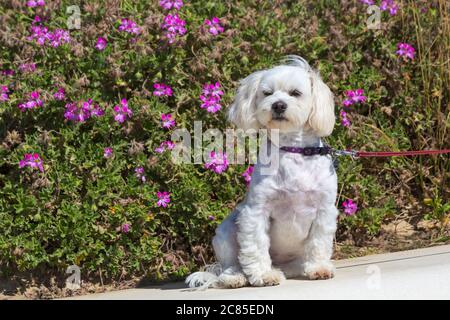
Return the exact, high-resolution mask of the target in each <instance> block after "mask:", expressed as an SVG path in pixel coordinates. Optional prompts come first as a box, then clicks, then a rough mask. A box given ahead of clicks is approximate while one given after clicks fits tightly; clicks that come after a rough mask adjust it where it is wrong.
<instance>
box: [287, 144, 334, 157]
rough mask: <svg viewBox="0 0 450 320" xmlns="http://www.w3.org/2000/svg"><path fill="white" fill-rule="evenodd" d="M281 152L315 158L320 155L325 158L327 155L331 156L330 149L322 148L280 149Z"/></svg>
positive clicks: (327, 147)
mask: <svg viewBox="0 0 450 320" xmlns="http://www.w3.org/2000/svg"><path fill="white" fill-rule="evenodd" d="M280 149H281V150H283V151H286V152H291V153H300V154H302V155H304V156H315V155H321V156H325V155H327V154H331V150H332V149H331V147H329V146H324V147H304V148H300V147H285V146H284V147H280Z"/></svg>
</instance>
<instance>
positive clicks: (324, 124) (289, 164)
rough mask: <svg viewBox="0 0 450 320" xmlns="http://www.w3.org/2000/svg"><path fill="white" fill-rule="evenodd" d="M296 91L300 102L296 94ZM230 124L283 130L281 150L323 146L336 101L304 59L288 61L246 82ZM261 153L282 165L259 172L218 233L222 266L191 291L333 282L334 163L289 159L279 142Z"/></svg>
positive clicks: (194, 282) (198, 276)
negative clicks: (275, 107) (301, 280)
mask: <svg viewBox="0 0 450 320" xmlns="http://www.w3.org/2000/svg"><path fill="white" fill-rule="evenodd" d="M294 89H296V90H298V91H300V92H301V93H302V95H301V96H300V97H295V96H292V95H290V93H291V92H292V90H294ZM264 92H266V93H267V92H270V93H272V94H271V95H268V96H266V95H265V94H264ZM276 101H284V102H285V103H286V104H287V109H286V111H285V113H284V117H285V119H284V120H274V118H273V116H274V115H273V112H272V110H271V106H272V104H273V103H274V102H276ZM229 118H230V120H231V121H232V122H234V123H235V124H236V125H237V126H238V127H240V128H243V129H249V128H255V129H256V128H269V129H279V130H280V139H279V145H283V146H297V147H305V146H319V145H322V142H321V140H320V137H323V136H327V135H330V134H331V132H332V130H333V126H334V123H335V116H334V102H333V95H332V93H331V91H330V89H329V88H328V87H327V86H326V85H325V84H324V83H323V82H322V80H321V79H320V76H319V75H318V73H317V72H316V71H314V70H312V69H311V68H310V66H309V65H308V63H307V62H306V61H305V60H303V59H302V58H299V57H296V56H290V57H288V61H287V62H286V63H285V64H283V65H281V66H277V67H274V68H272V69H268V70H263V71H258V72H255V73H253V74H251V75H250V76H248V77H247V78H245V79H244V80H242V82H241V85H240V87H239V89H238V92H237V95H236V98H235V101H234V103H233V104H232V106H231V108H230V111H229ZM261 147H262V148H264V150H265V152H266V154H269V155H272V156H271V161H279V163H278V166H275V168H276V169H275V171H273V172H271V174H264V175H263V174H262V169H266V170H268V168H272V167H274V166H273V165H272V166H271V165H270V164H268V165H263V164H261V163H259V162H258V163H257V164H256V165H255V170H254V172H253V175H252V180H251V183H250V187H249V190H248V193H247V195H246V197H245V200H244V201H243V202H241V203H240V204H239V205H238V206H237V208H236V209H235V210H234V211H233V212H232V213H231V214H230V216H228V217H227V218H226V219H225V220H224V221H223V222H222V224H221V225H220V226H219V227H218V228H217V230H216V235H215V237H214V239H213V242H212V243H213V247H214V252H215V254H216V258H217V261H218V265H215V266H213V267H212V268H209V269H208V270H206V271H204V272H196V273H193V274H191V275H190V276H189V277H188V278H187V279H186V282H187V283H188V284H189V286H190V287H202V288H207V287H216V288H237V287H243V286H246V285H248V284H250V285H252V286H268V285H277V284H279V283H280V282H281V281H282V280H283V279H285V278H293V277H298V276H306V277H308V278H310V279H327V278H331V277H333V276H334V267H333V264H332V263H331V261H330V258H331V254H332V248H333V237H334V233H335V231H336V218H337V215H338V211H337V209H336V207H335V205H334V203H335V200H336V193H337V177H336V173H335V171H334V168H333V165H332V160H331V157H330V156H320V155H315V156H303V155H300V154H295V153H288V152H284V151H281V150H279V149H278V147H279V146H277V145H274V144H273V143H269V144H267V145H263V146H261ZM276 152H278V153H279V157H275V156H273V155H274V154H275V153H276ZM263 172H264V171H263Z"/></svg>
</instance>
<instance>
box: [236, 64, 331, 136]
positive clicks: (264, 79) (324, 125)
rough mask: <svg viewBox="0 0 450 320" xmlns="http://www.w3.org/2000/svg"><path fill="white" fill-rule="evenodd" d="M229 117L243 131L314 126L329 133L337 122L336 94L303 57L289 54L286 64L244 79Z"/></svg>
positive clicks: (320, 133) (320, 132) (323, 133)
mask: <svg viewBox="0 0 450 320" xmlns="http://www.w3.org/2000/svg"><path fill="white" fill-rule="evenodd" d="M229 119H230V121H232V122H233V123H234V124H235V125H236V126H237V127H239V128H242V129H244V130H246V129H259V128H267V129H279V130H280V132H295V131H299V130H309V129H312V130H313V131H314V132H315V134H316V135H317V136H319V137H323V136H328V135H330V134H331V132H332V131H333V127H334V123H335V115H334V101H333V94H332V93H331V91H330V89H329V88H328V86H327V85H326V84H325V83H324V82H323V81H322V79H321V78H320V76H319V74H318V73H317V72H316V71H314V70H313V69H312V68H311V67H310V66H309V64H308V63H307V62H306V61H305V60H304V59H302V58H300V57H297V56H288V58H287V60H286V64H283V65H280V66H277V67H274V68H272V69H268V70H262V71H257V72H255V73H252V74H251V75H249V76H248V77H247V78H245V79H243V80H242V81H241V83H240V87H239V89H238V91H237V94H236V97H235V100H234V102H233V104H232V105H231V107H230V110H229Z"/></svg>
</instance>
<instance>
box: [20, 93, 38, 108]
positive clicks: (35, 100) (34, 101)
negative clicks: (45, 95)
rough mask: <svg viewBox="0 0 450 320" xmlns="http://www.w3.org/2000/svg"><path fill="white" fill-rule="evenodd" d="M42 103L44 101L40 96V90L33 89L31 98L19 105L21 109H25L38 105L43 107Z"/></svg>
mask: <svg viewBox="0 0 450 320" xmlns="http://www.w3.org/2000/svg"><path fill="white" fill-rule="evenodd" d="M42 105H43V102H42V100H41V99H40V98H39V92H37V91H33V92H31V93H30V100H28V101H27V102H25V103H20V104H19V105H18V107H19V109H20V110H21V111H25V110H26V109H34V108H37V107H42Z"/></svg>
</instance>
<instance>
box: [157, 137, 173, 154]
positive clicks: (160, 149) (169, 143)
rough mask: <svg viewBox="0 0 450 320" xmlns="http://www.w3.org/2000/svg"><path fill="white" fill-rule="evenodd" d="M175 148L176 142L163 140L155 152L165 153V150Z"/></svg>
mask: <svg viewBox="0 0 450 320" xmlns="http://www.w3.org/2000/svg"><path fill="white" fill-rule="evenodd" d="M173 148H175V143H174V142H172V141H170V140H167V141H163V142H161V144H160V145H159V147H157V148H155V152H157V153H163V152H164V151H166V150H172V149H173Z"/></svg>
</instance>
